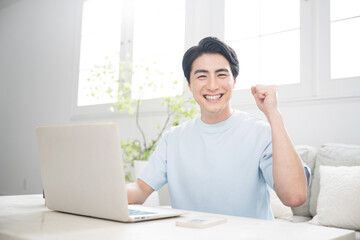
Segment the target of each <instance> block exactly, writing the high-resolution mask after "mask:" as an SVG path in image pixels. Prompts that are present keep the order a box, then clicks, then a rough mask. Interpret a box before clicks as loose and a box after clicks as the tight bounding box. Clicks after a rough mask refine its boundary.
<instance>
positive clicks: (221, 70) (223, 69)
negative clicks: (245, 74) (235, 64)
mask: <svg viewBox="0 0 360 240" xmlns="http://www.w3.org/2000/svg"><path fill="white" fill-rule="evenodd" d="M218 72H229V70H228V69H226V68H220V69H217V70H216V71H215V73H218Z"/></svg>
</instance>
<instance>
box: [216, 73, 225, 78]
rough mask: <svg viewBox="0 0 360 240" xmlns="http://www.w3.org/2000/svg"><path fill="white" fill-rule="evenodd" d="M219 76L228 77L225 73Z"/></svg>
mask: <svg viewBox="0 0 360 240" xmlns="http://www.w3.org/2000/svg"><path fill="white" fill-rule="evenodd" d="M218 76H219V77H227V75H226V74H225V73H220V74H219V75H218Z"/></svg>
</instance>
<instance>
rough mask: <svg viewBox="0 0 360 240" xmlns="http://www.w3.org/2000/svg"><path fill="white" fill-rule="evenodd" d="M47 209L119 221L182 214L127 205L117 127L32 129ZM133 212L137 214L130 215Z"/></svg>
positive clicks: (108, 125)
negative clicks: (34, 131) (36, 144)
mask: <svg viewBox="0 0 360 240" xmlns="http://www.w3.org/2000/svg"><path fill="white" fill-rule="evenodd" d="M36 136H37V142H38V152H39V159H40V168H41V176H42V181H43V187H44V191H45V201H46V206H47V207H48V208H49V209H52V210H56V211H61V212H66V213H73V214H78V215H84V216H90V217H96V218H103V219H110V220H115V221H121V222H136V221H142V220H150V219H158V218H165V217H174V216H179V215H182V214H184V213H185V212H184V211H181V210H175V209H166V208H160V207H159V208H156V207H155V208H150V207H146V206H142V205H128V201H127V193H126V189H125V175H124V170H123V159H122V151H121V144H120V135H119V130H118V127H117V125H116V124H115V123H91V124H76V125H65V126H40V127H37V128H36ZM130 211H135V215H133V214H130Z"/></svg>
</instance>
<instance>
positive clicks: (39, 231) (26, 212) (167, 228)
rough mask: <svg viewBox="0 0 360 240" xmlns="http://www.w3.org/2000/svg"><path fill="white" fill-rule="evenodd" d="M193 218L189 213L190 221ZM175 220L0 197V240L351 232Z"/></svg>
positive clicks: (335, 235) (231, 220)
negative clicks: (111, 215)
mask: <svg viewBox="0 0 360 240" xmlns="http://www.w3.org/2000/svg"><path fill="white" fill-rule="evenodd" d="M195 214H197V213H194V212H191V213H189V215H195ZM175 221H176V218H170V219H163V220H155V221H148V222H141V223H120V222H115V221H107V220H101V219H95V218H88V217H81V216H76V215H71V214H65V213H59V212H54V211H51V210H49V209H47V208H46V207H45V206H44V200H43V198H42V196H41V195H24V196H5V197H0V239H1V240H3V239H4V240H7V239H86V240H91V239H147V240H148V239H156V240H161V239H166V240H168V239H187V240H188V239H206V240H208V239H217V240H219V239H220V240H225V239H302V240H303V239H306V240H309V239H317V240H318V239H355V233H354V231H350V230H343V229H336V228H326V227H319V226H315V225H311V224H308V223H288V222H282V221H264V220H258V219H251V218H242V217H232V216H227V223H223V224H220V225H217V226H213V227H210V228H205V229H192V228H184V227H176V226H175Z"/></svg>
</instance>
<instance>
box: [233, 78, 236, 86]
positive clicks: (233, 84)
mask: <svg viewBox="0 0 360 240" xmlns="http://www.w3.org/2000/svg"><path fill="white" fill-rule="evenodd" d="M235 85H236V79H234V84H233V88H235Z"/></svg>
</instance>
